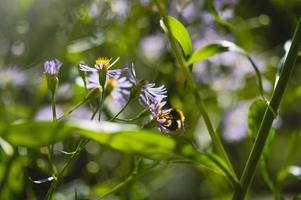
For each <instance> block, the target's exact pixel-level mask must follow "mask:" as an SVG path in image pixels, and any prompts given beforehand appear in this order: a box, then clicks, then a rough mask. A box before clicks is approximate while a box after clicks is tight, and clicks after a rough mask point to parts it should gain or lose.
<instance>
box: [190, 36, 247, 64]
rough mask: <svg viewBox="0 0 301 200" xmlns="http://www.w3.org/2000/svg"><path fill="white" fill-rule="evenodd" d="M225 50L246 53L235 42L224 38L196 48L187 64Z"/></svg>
mask: <svg viewBox="0 0 301 200" xmlns="http://www.w3.org/2000/svg"><path fill="white" fill-rule="evenodd" d="M227 51H230V52H235V53H239V54H242V55H247V52H246V51H245V50H243V49H242V48H240V47H239V46H237V45H236V44H234V43H232V42H229V41H226V40H222V41H217V42H214V43H210V44H207V45H206V46H204V47H202V48H200V49H198V50H196V51H195V52H194V53H193V54H192V55H191V57H190V58H189V60H188V62H187V65H192V64H194V63H196V62H200V61H203V60H205V59H207V58H210V57H212V56H215V55H217V54H220V53H224V52H227Z"/></svg>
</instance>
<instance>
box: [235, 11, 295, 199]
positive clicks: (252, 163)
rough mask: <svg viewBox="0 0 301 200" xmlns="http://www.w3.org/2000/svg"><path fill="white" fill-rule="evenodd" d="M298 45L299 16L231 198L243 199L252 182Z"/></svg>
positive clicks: (292, 66) (292, 65) (293, 62)
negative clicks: (278, 75) (270, 96)
mask: <svg viewBox="0 0 301 200" xmlns="http://www.w3.org/2000/svg"><path fill="white" fill-rule="evenodd" d="M300 46H301V17H300V18H299V20H298V24H297V27H296V30H295V33H294V36H293V40H292V44H291V47H290V49H289V52H288V55H287V57H286V59H285V62H284V65H283V70H282V72H281V75H280V78H279V80H278V82H277V84H276V87H275V89H274V92H273V94H272V98H271V101H270V103H269V105H268V106H267V108H266V110H265V114H264V116H263V120H262V122H261V125H260V128H259V130H258V134H257V137H256V140H255V143H254V145H253V147H252V150H251V153H250V155H249V158H248V160H247V164H246V166H245V168H244V170H243V174H242V177H241V179H240V183H241V185H240V187H237V188H236V190H235V193H234V195H233V200H242V199H244V197H245V195H246V192H247V191H248V188H249V186H250V184H251V183H252V180H253V178H254V174H255V171H256V167H257V165H258V161H259V159H260V156H261V154H262V151H263V148H264V145H265V142H266V140H267V138H268V134H269V130H270V128H271V126H272V123H273V120H274V118H275V117H276V116H275V115H274V113H273V112H272V111H278V108H279V105H280V102H281V99H282V96H283V94H284V91H285V88H286V86H287V83H288V80H289V78H290V75H291V72H292V70H293V68H294V64H295V62H296V59H297V56H298V51H299V49H300Z"/></svg>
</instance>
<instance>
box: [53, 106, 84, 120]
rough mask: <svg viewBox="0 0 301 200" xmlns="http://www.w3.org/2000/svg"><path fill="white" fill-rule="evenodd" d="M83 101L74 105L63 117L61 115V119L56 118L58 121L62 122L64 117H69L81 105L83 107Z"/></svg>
mask: <svg viewBox="0 0 301 200" xmlns="http://www.w3.org/2000/svg"><path fill="white" fill-rule="evenodd" d="M84 102H85V101H81V102H79V103H78V104H76V105H75V106H74V107H73V108H71V109H70V110H69V111H68V112H67V113H65V114H64V115H62V116H61V117H59V118H58V120H62V119H64V118H65V117H67V116H69V115H71V114H72V113H73V112H74V111H75V110H76V109H78V108H79V107H80V106H81V105H83V103H84Z"/></svg>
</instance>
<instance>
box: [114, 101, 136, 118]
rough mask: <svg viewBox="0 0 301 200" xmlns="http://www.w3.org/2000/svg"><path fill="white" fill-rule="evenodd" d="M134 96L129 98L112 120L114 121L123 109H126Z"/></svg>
mask: <svg viewBox="0 0 301 200" xmlns="http://www.w3.org/2000/svg"><path fill="white" fill-rule="evenodd" d="M131 100H132V98H129V100H128V101H127V102H126V104H125V105H124V106H123V107H122V108H121V110H120V111H119V112H118V113H117V114H116V115H115V116H114V117H113V118H112V119H110V121H114V120H115V119H116V118H117V117H118V116H119V115H120V114H121V113H122V112H123V111H124V109H125V108H126V107H127V106H128V105H129V104H130V102H131Z"/></svg>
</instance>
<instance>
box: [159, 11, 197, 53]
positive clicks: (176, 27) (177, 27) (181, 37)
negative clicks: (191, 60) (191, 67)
mask: <svg viewBox="0 0 301 200" xmlns="http://www.w3.org/2000/svg"><path fill="white" fill-rule="evenodd" d="M167 20H168V24H169V27H170V30H171V34H172V36H173V37H174V38H175V39H176V40H177V41H178V42H179V44H180V45H181V47H182V49H183V51H184V54H185V56H190V55H191V54H192V42H191V38H190V36H189V33H188V31H187V29H186V28H185V26H184V25H183V24H182V23H181V22H179V21H178V20H177V19H176V18H174V17H172V16H168V17H167ZM160 25H161V27H162V29H163V30H164V31H165V33H167V32H168V29H167V28H166V24H164V22H163V20H162V19H161V20H160Z"/></svg>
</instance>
